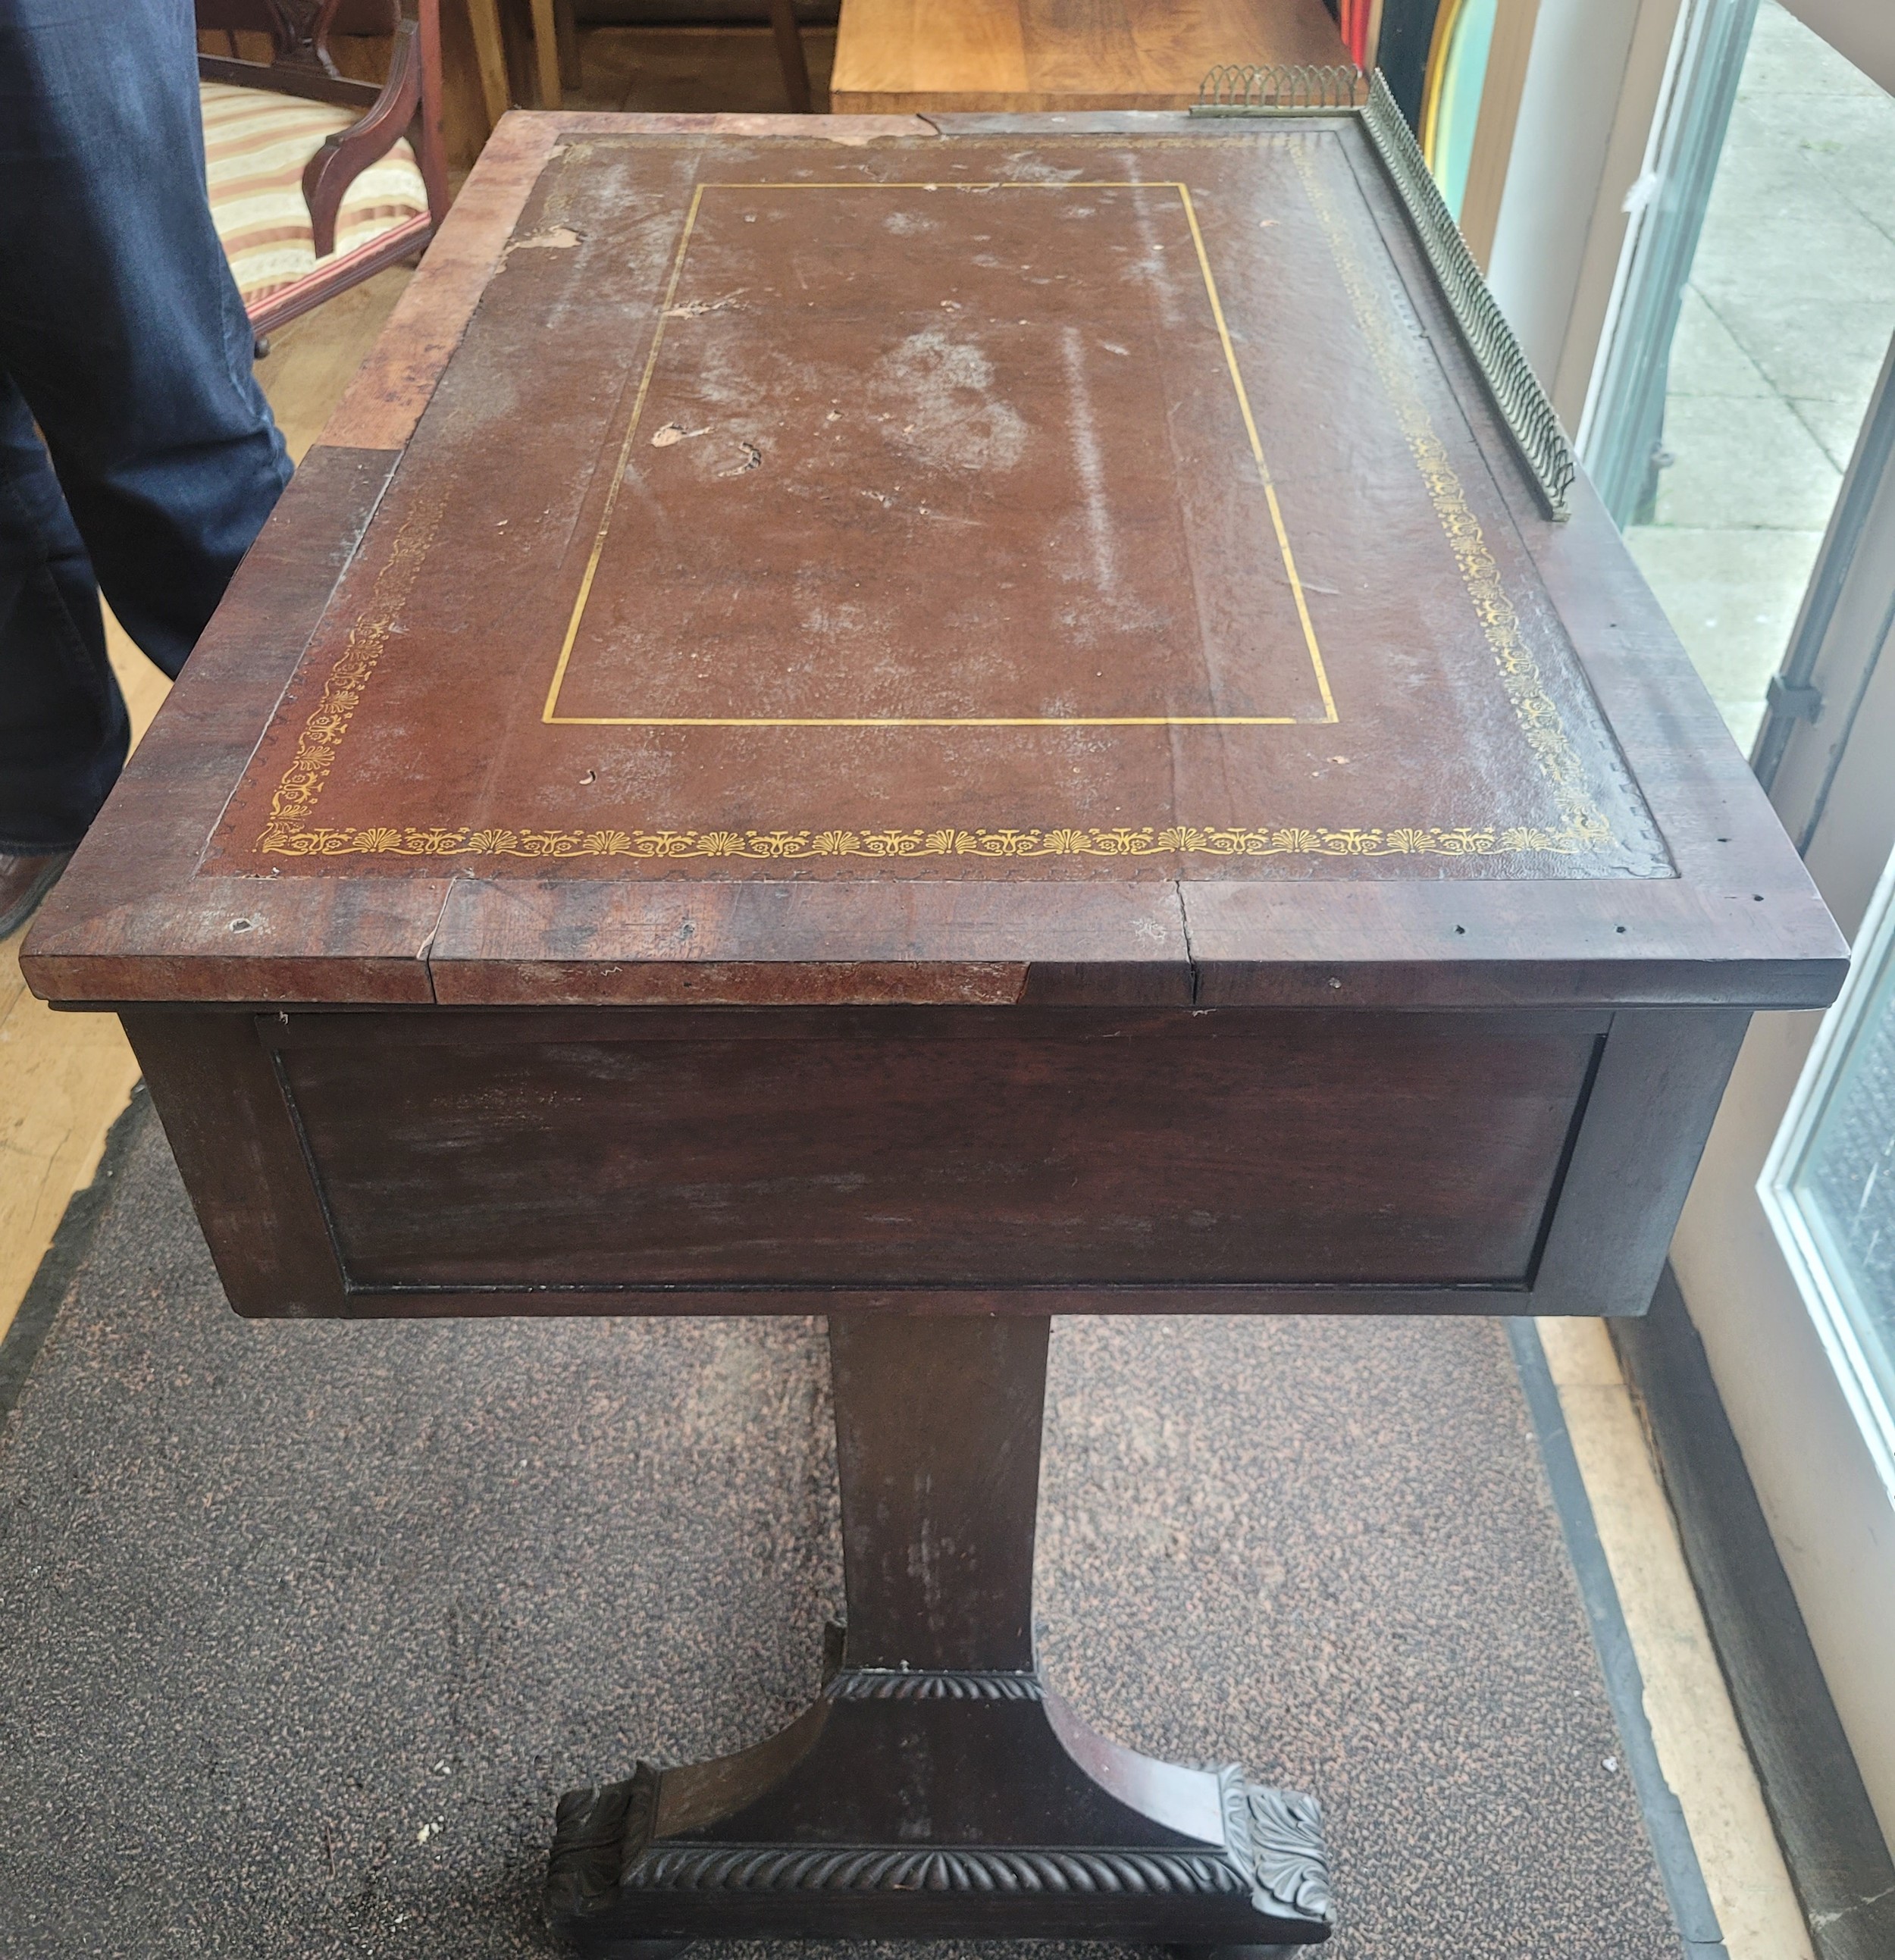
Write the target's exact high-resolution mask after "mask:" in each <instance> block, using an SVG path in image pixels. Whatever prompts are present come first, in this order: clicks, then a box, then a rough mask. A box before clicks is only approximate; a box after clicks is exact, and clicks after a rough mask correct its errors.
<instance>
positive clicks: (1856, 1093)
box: [1789, 934, 1895, 1403]
mask: <svg viewBox="0 0 1895 1960" xmlns="http://www.w3.org/2000/svg"><path fill="white" fill-rule="evenodd" d="M1890 943H1891V942H1890V938H1889V937H1888V935H1887V934H1884V935H1883V939H1882V944H1881V959H1880V963H1879V965H1880V970H1879V971H1878V972H1877V975H1876V978H1875V981H1874V987H1873V989H1872V991H1871V993H1870V994H1869V997H1868V1001H1867V1002H1866V1004H1865V1007H1864V1008H1863V1009H1862V1012H1861V1013H1860V1015H1859V1016H1858V1018H1857V1020H1856V1023H1855V1027H1854V1029H1853V1030H1852V1034H1851V1036H1850V1038H1849V1040H1848V1042H1846V1045H1845V1046H1844V1048H1843V1049H1842V1053H1841V1055H1840V1056H1839V1058H1838V1064H1837V1065H1836V1067H1835V1068H1834V1069H1833V1073H1832V1075H1831V1077H1830V1085H1829V1090H1828V1093H1827V1095H1825V1096H1824V1097H1823V1101H1822V1105H1821V1107H1820V1109H1819V1111H1818V1112H1817V1117H1816V1121H1815V1123H1814V1126H1813V1128H1811V1131H1810V1133H1809V1135H1808V1137H1807V1140H1806V1141H1805V1142H1804V1147H1803V1151H1802V1154H1801V1159H1800V1160H1799V1161H1798V1163H1797V1164H1796V1166H1795V1169H1793V1170H1792V1171H1791V1175H1790V1179H1789V1184H1790V1190H1791V1194H1792V1195H1793V1196H1794V1198H1795V1201H1796V1204H1797V1208H1798V1211H1800V1212H1801V1214H1802V1219H1803V1223H1804V1227H1805V1229H1806V1230H1807V1232H1808V1233H1809V1236H1810V1238H1811V1242H1812V1248H1813V1249H1814V1251H1815V1252H1816V1253H1817V1256H1818V1258H1820V1260H1821V1262H1822V1264H1823V1268H1824V1270H1825V1271H1826V1272H1827V1275H1828V1278H1829V1280H1830V1284H1831V1285H1832V1287H1833V1288H1834V1290H1835V1292H1836V1297H1837V1299H1838V1300H1839V1302H1840V1303H1841V1305H1842V1308H1843V1310H1844V1311H1845V1312H1846V1313H1847V1314H1848V1316H1849V1319H1850V1321H1851V1322H1852V1324H1853V1325H1854V1327H1855V1332H1856V1334H1857V1336H1858V1339H1859V1340H1860V1341H1861V1342H1862V1348H1863V1350H1864V1351H1865V1354H1866V1356H1867V1357H1868V1360H1869V1363H1870V1365H1871V1367H1872V1368H1873V1369H1874V1372H1875V1373H1876V1376H1877V1379H1878V1380H1879V1383H1880V1385H1881V1389H1882V1392H1883V1395H1884V1397H1885V1398H1887V1399H1888V1400H1889V1401H1890V1402H1891V1403H1895V1013H1891V1012H1890V1007H1891V1004H1895V963H1891V961H1890V958H1889V951H1890Z"/></svg>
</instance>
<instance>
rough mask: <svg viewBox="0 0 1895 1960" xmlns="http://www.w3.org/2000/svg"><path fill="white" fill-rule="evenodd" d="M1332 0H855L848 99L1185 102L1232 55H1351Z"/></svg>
mask: <svg viewBox="0 0 1895 1960" xmlns="http://www.w3.org/2000/svg"><path fill="white" fill-rule="evenodd" d="M1347 59H1348V56H1347V55H1346V52H1345V51H1344V49H1343V46H1342V38H1341V36H1340V35H1339V33H1338V32H1337V30H1336V24H1335V23H1334V22H1333V21H1332V20H1331V19H1330V17H1329V14H1328V13H1327V12H1326V11H1325V9H1324V8H1323V6H1322V5H1321V4H1320V0H967V4H964V5H956V6H953V7H941V6H929V5H925V0H843V6H842V23H841V26H840V27H839V30H838V32H837V36H836V65H835V69H834V72H833V75H832V77H831V79H830V101H831V103H833V105H834V107H836V109H838V110H848V111H851V112H855V113H864V112H884V113H886V112H898V111H902V110H907V111H911V112H920V111H926V112H931V113H932V112H935V111H941V110H948V111H953V110H1021V111H1027V112H1046V111H1059V110H1100V109H1180V108H1184V107H1188V106H1189V105H1190V103H1192V102H1193V100H1196V95H1197V91H1198V84H1199V82H1201V81H1202V80H1203V78H1204V76H1205V72H1206V71H1207V70H1209V68H1212V67H1214V66H1215V65H1216V64H1218V62H1260V63H1271V62H1304V63H1311V64H1315V65H1323V66H1327V65H1333V64H1335V63H1337V62H1344V61H1346V60H1347Z"/></svg>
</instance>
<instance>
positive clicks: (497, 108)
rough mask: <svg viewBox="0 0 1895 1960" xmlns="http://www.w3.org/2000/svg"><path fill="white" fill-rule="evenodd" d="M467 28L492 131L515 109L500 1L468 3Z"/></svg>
mask: <svg viewBox="0 0 1895 1960" xmlns="http://www.w3.org/2000/svg"><path fill="white" fill-rule="evenodd" d="M467 24H468V25H469V26H470V27H472V28H473V44H474V60H475V62H476V64H477V65H478V66H479V70H480V95H481V100H483V103H485V104H486V110H487V127H488V128H489V129H492V127H493V126H494V125H495V123H496V122H498V121H499V120H500V119H501V117H502V116H504V115H505V114H506V113H507V111H508V110H509V109H511V107H513V89H512V86H511V84H510V83H509V82H508V79H507V45H506V43H505V41H504V40H502V39H501V36H500V0H467Z"/></svg>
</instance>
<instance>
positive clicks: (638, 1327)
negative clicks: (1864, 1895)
mask: <svg viewBox="0 0 1895 1960" xmlns="http://www.w3.org/2000/svg"><path fill="white" fill-rule="evenodd" d="M140 1107H141V1108H142V1105H141V1106H140ZM833 1474H834V1473H833V1444H832V1441H831V1432H830V1428H829V1411H828V1408H827V1403H826V1365H825V1359H824V1354H823V1343H822V1340H821V1337H820V1328H818V1326H817V1325H815V1324H813V1323H811V1322H807V1321H804V1320H788V1319H785V1320H762V1319H746V1320H732V1321H725V1322H713V1321H708V1320H677V1321H670V1322H664V1321H644V1322H639V1321H629V1320H627V1321H593V1322H584V1321H541V1322H531V1321H513V1322H489V1323H471V1322H438V1323H432V1324H428V1323H421V1324H415V1323H409V1324H400V1323H395V1324H388V1323H379V1324H378V1323H366V1324H359V1325H342V1324H336V1323H315V1324H311V1323H295V1322H275V1323H257V1322H244V1321H240V1320H239V1319H237V1318H236V1317H235V1316H234V1315H233V1314H231V1312H230V1311H229V1309H228V1307H227V1306H225V1303H224V1301H223V1299H222V1297H221V1293H220V1291H219V1289H218V1284H217V1281H216V1279H215V1275H214V1274H213V1273H212V1270H211V1267H210V1265H209V1259H208V1258H207V1256H206V1255H205V1250H204V1247H203V1244H202V1239H200V1237H199V1233H198V1230H197V1227H196V1223H195V1222H194V1220H193V1218H192V1216H191V1213H190V1207H189V1205H188V1204H187V1202H186V1199H185V1197H184V1195H183V1191H182V1189H181V1188H180V1185H179V1184H178V1182H177V1175H176V1173H175V1171H174V1169H173V1167H172V1165H171V1163H170V1157H169V1155H168V1153H167V1150H166V1147H165V1144H164V1138H163V1136H162V1134H161V1131H160V1130H159V1128H158V1125H157V1124H156V1122H154V1121H153V1120H151V1118H150V1116H149V1114H148V1111H146V1112H145V1113H144V1114H142V1115H141V1116H140V1117H139V1118H138V1119H137V1123H136V1126H135V1129H134V1131H133V1134H132V1141H131V1143H130V1146H129V1150H127V1151H126V1153H125V1154H124V1156H123V1158H122V1159H121V1160H120V1161H119V1163H118V1165H117V1167H116V1173H115V1175H114V1176H113V1179H112V1181H111V1183H110V1188H109V1194H108V1195H107V1196H106V1197H105V1198H104V1203H103V1208H102V1210H101V1212H100V1222H99V1224H98V1227H97V1235H96V1236H95V1237H94V1239H93V1240H92V1242H91V1246H90V1249H89V1250H88V1252H86V1253H85V1255H84V1260H83V1262H82V1263H81V1265H79V1267H78V1269H77V1271H76V1274H75V1278H74V1279H73V1281H72V1284H71V1287H70V1289H69V1290H68V1293H67V1295H66V1297H65V1300H64V1303H63V1305H62V1307H61V1308H60V1310H59V1314H58V1317H57V1318H56V1319H55V1320H54V1321H53V1325H52V1326H51V1328H50V1331H49V1332H48V1333H47V1334H46V1337H45V1341H44V1344H43V1347H42V1348H41V1349H40V1352H39V1354H38V1357H37V1361H36V1362H35V1363H34V1364H33V1369H32V1372H31V1373H30V1376H28V1377H27V1381H26V1383H25V1386H24V1391H23V1392H22V1393H21V1397H20V1400H19V1402H18V1407H17V1408H15V1410H14V1412H13V1414H11V1416H10V1417H8V1418H6V1421H5V1426H4V1427H0V1653H4V1654H5V1656H6V1660H7V1666H6V1672H5V1687H4V1689H0V1790H4V1792H5V1796H4V1803H5V1823H6V1828H5V1832H4V1833H0V1955H4V1956H5V1960H77V1956H80V1955H112V1956H122V1955H139V1956H140V1960H225V1956H246V1957H247V1956H250V1955H256V1956H259V1960H261V1956H263V1955H272V1956H276V1955H295V1956H297V1960H331V1956H335V1960H340V1956H343V1955H349V1956H364V1960H368V1956H383V1955H387V1956H396V1955H400V1956H404V1960H407V1957H409V1956H412V1960H503V1957H504V1960H512V1956H517V1955H537V1954H542V1953H546V1952H551V1951H553V1948H552V1946H551V1943H550V1941H549V1936H548V1935H547V1934H546V1931H545V1930H544V1928H543V1924H542V1923H541V1920H540V1911H539V1904H538V1895H539V1890H540V1883H541V1880H542V1876H543V1869H544V1860H545V1857H546V1847H547V1844H548V1841H549V1834H550V1830H551V1824H552V1816H553V1804H554V1802H555V1800H556V1797H557V1796H558V1794H559V1792H560V1791H561V1790H564V1789H565V1788H567V1787H569V1786H571V1785H572V1784H575V1783H581V1782H588V1781H592V1780H600V1779H603V1778H605V1777H617V1776H622V1775H623V1774H626V1772H627V1771H629V1769H630V1768H631V1766H632V1763H633V1761H634V1760H635V1758H637V1757H638V1756H639V1755H648V1756H651V1757H652V1758H654V1759H658V1760H665V1759H669V1760H672V1761H677V1760H680V1759H685V1758H695V1757H697V1756H700V1755H705V1754H708V1753H710V1752H715V1751H720V1750H728V1749H731V1748H735V1747H737V1746H740V1745H743V1744H744V1743H746V1742H750V1741H753V1740H756V1739H759V1738H760V1737H761V1736H763V1735H764V1734H766V1733H768V1732H769V1730H771V1729H773V1728H774V1727H776V1726H778V1725H779V1724H780V1723H782V1722H784V1721H785V1720H787V1719H788V1717H790V1716H791V1715H792V1714H793V1713H795V1711H796V1710H797V1709H798V1707H799V1705H801V1704H802V1703H803V1702H804V1701H805V1700H806V1699H807V1698H808V1697H809V1696H810V1695H811V1694H812V1693H813V1692H814V1689H815V1688H816V1686H817V1678H818V1667H819V1647H820V1634H819V1630H820V1624H821V1622H822V1620H823V1616H824V1615H825V1614H826V1613H828V1612H833V1611H834V1610H835V1609H836V1605H837V1603H838V1602H839V1596H840V1573H839V1570H838V1564H837V1561H838V1550H837V1544H838V1535H837V1523H836V1516H835V1511H834V1506H833ZM1038 1581H1039V1600H1038V1608H1039V1612H1040V1615H1042V1617H1043V1621H1044V1633H1043V1653H1044V1657H1045V1660H1046V1666H1047V1669H1048V1672H1049V1675H1051V1677H1052V1678H1053V1681H1054V1682H1056V1684H1057V1685H1060V1686H1061V1687H1062V1688H1064V1689H1065V1691H1067V1692H1068V1694H1069V1695H1070V1696H1071V1698H1072V1699H1073V1700H1074V1701H1075V1702H1076V1704H1078V1707H1079V1708H1080V1710H1081V1712H1082V1713H1084V1714H1085V1715H1086V1716H1087V1717H1088V1718H1089V1719H1091V1720H1093V1721H1094V1722H1095V1723H1097V1724H1098V1725H1099V1726H1102V1727H1104V1728H1105V1729H1107V1730H1108V1731H1109V1732H1110V1733H1113V1734H1116V1736H1119V1737H1120V1738H1121V1739H1123V1740H1124V1741H1126V1742H1129V1743H1131V1744H1132V1745H1134V1746H1135V1747H1138V1748H1143V1749H1146V1750H1148V1751H1151V1752H1155V1753H1158V1754H1160V1755H1169V1756H1172V1757H1174V1758H1180V1759H1184V1760H1187V1761H1229V1760H1231V1759H1233V1758H1235V1759H1238V1760H1241V1761H1242V1762H1243V1763H1244V1765H1245V1766H1246V1767H1247V1768H1248V1769H1250V1771H1252V1772H1253V1773H1255V1774H1257V1775H1259V1776H1260V1777H1263V1778H1264V1779H1266V1780H1270V1781H1275V1782H1279V1783H1288V1784H1290V1785H1291V1786H1292V1787H1299V1788H1301V1789H1304V1790H1309V1791H1312V1792H1314V1793H1316V1794H1317V1796H1319V1797H1320V1799H1321V1800H1322V1802H1323V1806H1324V1809H1325V1812H1326V1826H1327V1833H1328V1838H1329V1843H1330V1851H1331V1853H1332V1857H1333V1864H1334V1875H1335V1879H1336V1892H1337V1895H1338V1898H1339V1909H1340V1913H1341V1922H1342V1923H1341V1927H1340V1930H1339V1932H1338V1933H1337V1935H1336V1938H1335V1939H1333V1941H1332V1942H1331V1943H1330V1945H1329V1946H1328V1947H1327V1948H1326V1949H1324V1950H1325V1952H1326V1953H1327V1954H1328V1955H1330V1956H1333V1960H1519V1956H1524V1955H1531V1956H1533V1960H1600V1955H1608V1954H1609V1955H1612V1956H1613V1960H1677V1956H1678V1955H1680V1942H1679V1939H1678V1936H1677V1933H1675V1932H1674V1930H1673V1929H1672V1927H1671V1925H1670V1921H1669V1920H1668V1917H1667V1911H1666V1908H1665V1904H1664V1894H1663V1890H1662V1888H1661V1883H1660V1880H1659V1877H1658V1872H1657V1870H1656V1868H1655V1863H1654V1860H1653V1857H1652V1853H1651V1849H1650V1847H1649V1845H1648V1841H1647V1839H1646V1836H1645V1828H1644V1825H1643V1822H1642V1817H1641V1815H1640V1812H1639V1807H1638V1803H1637V1800H1636V1798H1635V1794H1634V1791H1633V1790H1632V1785H1631V1783H1630V1780H1629V1777H1628V1776H1627V1774H1626V1771H1625V1768H1624V1748H1623V1744H1622V1742H1621V1741H1620V1737H1619V1736H1618V1734H1617V1732H1616V1729H1615V1728H1614V1726H1613V1716H1612V1713H1611V1710H1610V1706H1609V1704H1608V1703H1607V1698H1606V1695H1605V1692H1604V1688H1603V1686H1602V1683H1601V1678H1600V1671H1599V1667H1598V1664H1597V1659H1596V1658H1595V1655H1594V1650H1593V1648H1592V1646H1591V1639H1590V1636H1589V1634H1588V1628H1587V1622H1586V1620H1585V1617H1584V1611H1583V1608H1582V1606H1581V1601H1580V1599H1579V1596H1578V1592H1577V1589H1576V1587H1575V1581H1574V1579H1573V1577H1572V1570H1571V1567H1569V1564H1568V1563H1567V1560H1566V1556H1565V1550H1564V1547H1563V1544H1562V1537H1561V1532H1560V1525H1559V1518H1558V1516H1557V1515H1556V1513H1555V1511H1554V1509H1553V1504H1552V1502H1551V1500H1550V1498H1549V1494H1548V1487H1547V1484H1546V1477H1545V1474H1544V1472H1543V1468H1542V1467H1541V1464H1540V1459H1539V1456H1538V1454H1537V1447H1536V1444H1535V1443H1534V1437H1533V1433H1532V1431H1531V1429H1530V1424H1529V1421H1528V1418H1527V1411H1526V1408H1525V1405H1524V1398H1523V1396H1522V1394H1521V1388H1520V1385H1519V1382H1518V1377H1517V1376H1516V1375H1515V1373H1514V1370H1513V1367H1512V1365H1511V1361H1510V1359H1509V1355H1508V1344H1507V1338H1506V1333H1505V1328H1504V1326H1503V1325H1502V1323H1500V1322H1496V1321H1491V1320H1471V1319H1468V1320H1455V1319H1443V1320H1425V1321H1422V1320H1410V1321H1401V1320H1393V1319H1362V1320H1353V1321H1351V1320H1339V1321H1334V1322H1323V1321H1318V1320H1313V1319H1282V1320H1267V1319H1238V1318H1234V1317H1233V1318H1231V1319H1225V1320H1209V1319H1204V1320H1185V1319H1152V1320H1138V1319H1120V1320H1104V1319H1072V1320H1065V1321H1062V1322H1060V1323H1059V1325H1058V1326H1057V1328H1056V1330H1055V1335H1054V1341H1053V1367H1052V1382H1051V1386H1050V1389H1049V1418H1048V1433H1047V1450H1046V1467H1045V1470H1044V1474H1043V1513H1042V1532H1041V1542H1040V1556H1039V1565H1038ZM777 1950H779V1951H782V1952H785V1953H787V1952H789V1951H790V1950H791V1949H777ZM960 1950H963V1951H967V1950H971V1949H960ZM980 1950H982V1951H984V1952H985V1953H986V1955H988V1956H989V1960H1024V1956H1026V1955H1028V1954H1030V1953H1037V1955H1039V1956H1040V1960H1058V1955H1059V1954H1060V1953H1062V1952H1070V1953H1071V1955H1072V1960H1082V1956H1086V1955H1090V1956H1091V1960H1103V1956H1104V1955H1105V1954H1106V1952H1107V1949H1102V1948H1095V1949H1078V1948H1075V1949H1060V1948H1057V1947H1053V1948H1046V1947H1042V1948H1039V1949H1028V1948H1026V1947H1023V1946H1013V1947H1010V1946H1005V1945H1002V1946H989V1947H987V1948H986V1949H980ZM1694 1950H1699V1949H1694ZM771 1951H772V1949H768V1948H766V1947H763V1946H750V1947H744V1948H735V1947H733V1948H725V1949H717V1948H714V1947H709V1946H707V1947H705V1948H704V1949H702V1954H703V1957H704V1960H764V1956H766V1955H768V1954H769V1953H770V1952H771ZM901 1951H903V1949H896V1948H887V1949H862V1952H861V1953H860V1954H859V1955H858V1960H870V1955H871V1952H878V1953H885V1954H887V1955H893V1954H894V1953H897V1952H901ZM907 1951H908V1952H910V1953H911V1954H912V1956H913V1960H954V1955H955V1954H956V1952H957V1949H953V1948H928V1949H907Z"/></svg>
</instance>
